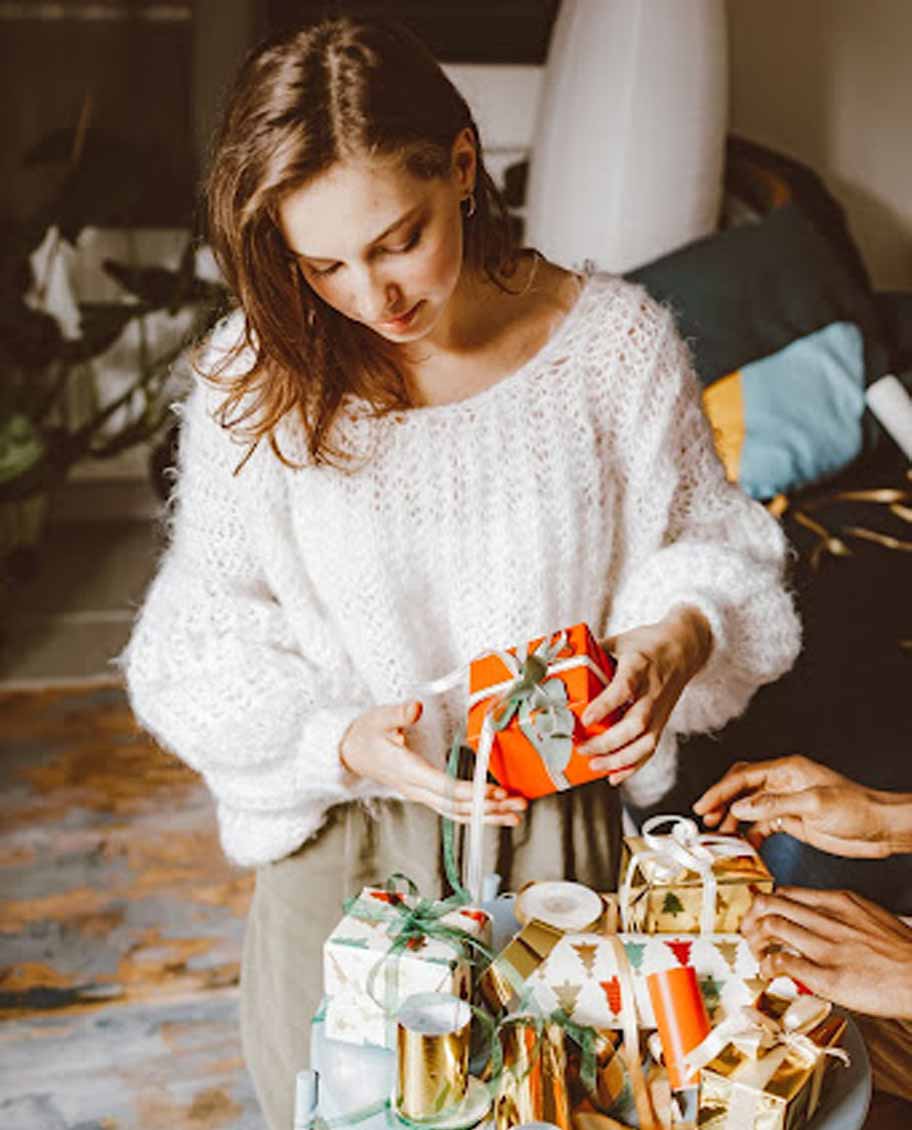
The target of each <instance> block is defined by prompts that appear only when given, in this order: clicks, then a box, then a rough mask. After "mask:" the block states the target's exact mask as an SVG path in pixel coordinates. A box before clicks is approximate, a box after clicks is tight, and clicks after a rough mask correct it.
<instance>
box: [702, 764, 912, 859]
mask: <svg viewBox="0 0 912 1130" xmlns="http://www.w3.org/2000/svg"><path fill="white" fill-rule="evenodd" d="M909 799H910V798H909V797H908V796H907V795H903V794H899V793H885V792H880V791H879V790H877V789H869V788H866V787H865V786H864V785H859V784H856V783H855V782H854V781H851V780H849V778H848V777H843V776H842V775H841V774H840V773H836V772H834V771H833V770H832V769H828V768H827V767H826V766H825V765H819V764H818V763H817V762H816V761H811V760H810V759H809V758H807V757H781V758H777V759H775V760H773V761H758V762H755V763H753V764H748V763H746V762H739V763H738V764H737V765H733V766H732V767H731V769H729V770H728V772H727V773H726V774H725V776H724V777H723V778H722V779H721V780H720V781H718V782H717V783H716V784H715V785H713V786H712V788H710V789H707V791H706V792H705V793H704V794H703V796H701V797H700V799H699V800H698V801H697V802H696V803H695V804H694V806H693V807H694V811H695V812H696V813H697V814H698V815H700V816H702V817H703V823H704V824H706V825H707V826H708V827H716V828H718V830H719V831H721V832H734V831H737V828H738V822H739V821H749V822H750V823H751V827H750V829H749V830H748V832H747V837H748V839H749V840H750V841H751V842H752V843H753V844H754V845H755V846H758V845H759V844H760V843H761V842H762V841H763V840H764V839H766V837H767V836H770V835H772V834H773V833H774V832H787V833H788V834H789V835H791V836H794V837H795V839H798V840H801V841H802V842H803V843H806V844H811V845H812V846H814V847H816V848H820V849H821V850H822V851H827V852H831V853H832V854H833V855H842V856H850V857H853V858H857V859H882V858H884V857H885V856H888V855H891V854H892V853H894V852H897V851H909V850H910V846H912V844H910V843H909V841H908V831H909V829H908V827H907V825H908V824H909V810H910V806H909Z"/></svg>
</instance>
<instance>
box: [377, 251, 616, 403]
mask: <svg viewBox="0 0 912 1130" xmlns="http://www.w3.org/2000/svg"><path fill="white" fill-rule="evenodd" d="M578 273H580V274H582V284H581V286H580V291H579V294H578V295H577V297H576V301H575V302H574V303H573V305H572V306H571V307H570V309H569V310H568V311H567V313H566V314H565V315H564V316H563V318H561V320H560V323H559V324H558V326H557V328H556V329H555V330H554V332H553V333H552V334H551V336H550V337H549V338H548V340H547V341H546V342H545V343H544V345H542V346H541V348H540V349H538V350H537V351H536V352H535V353H533V354H532V356H531V357H528V358H527V359H526V360H525V361H523V363H522V364H521V365H520V366H519V367H518V368H516V369H513V370H512V371H511V372H509V373H507V374H506V376H503V377H501V378H500V379H499V380H496V381H495V382H494V383H493V384H491V385H488V387H487V388H483V389H481V390H480V391H479V392H475V393H472V394H471V395H470V396H465V397H463V398H462V399H461V400H451V401H449V402H448V403H447V404H428V405H422V406H420V407H416V408H408V409H406V410H405V411H402V412H393V413H391V414H390V415H389V416H387V417H386V419H388V420H395V421H397V422H399V423H403V422H406V421H418V420H432V419H433V420H440V419H443V418H445V417H446V416H448V415H459V414H461V413H463V412H470V411H472V410H474V409H475V408H477V407H479V406H480V405H482V404H484V403H485V402H486V401H487V400H489V399H493V398H494V397H497V396H503V395H505V394H506V392H507V391H509V390H510V389H511V388H513V387H515V385H517V384H518V383H520V382H521V381H522V380H523V378H524V377H526V376H528V374H529V373H531V372H532V371H534V370H537V369H540V368H541V367H543V366H544V365H545V364H547V362H548V361H550V360H551V358H552V357H553V355H554V354H555V352H556V351H557V350H558V349H559V348H560V346H561V345H562V344H563V342H564V339H565V338H566V336H567V334H568V332H569V330H570V329H571V328H572V327H573V326H574V325H575V323H576V322H577V321H578V320H579V318H580V315H581V313H582V311H583V307H584V305H585V304H586V302H587V301H588V297H589V294H590V293H591V290H592V280H593V277H594V276H593V274H592V273H591V272H590V271H588V270H586V271H583V272H578Z"/></svg>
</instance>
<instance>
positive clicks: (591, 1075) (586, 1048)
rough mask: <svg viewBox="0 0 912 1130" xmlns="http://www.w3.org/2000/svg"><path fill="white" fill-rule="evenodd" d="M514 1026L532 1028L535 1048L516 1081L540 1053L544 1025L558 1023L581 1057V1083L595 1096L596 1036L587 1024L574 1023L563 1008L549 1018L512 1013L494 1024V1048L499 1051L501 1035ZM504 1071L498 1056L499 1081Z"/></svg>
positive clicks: (596, 1085) (524, 1073)
mask: <svg viewBox="0 0 912 1130" xmlns="http://www.w3.org/2000/svg"><path fill="white" fill-rule="evenodd" d="M517 1024H522V1025H523V1026H524V1027H526V1028H534V1029H535V1046H534V1047H533V1049H532V1054H531V1056H530V1057H529V1065H528V1066H527V1067H526V1069H525V1071H523V1073H522V1075H519V1076H516V1079H517V1082H520V1083H521V1082H522V1080H523V1079H525V1077H526V1076H527V1075H528V1074H529V1072H530V1071H531V1070H532V1068H533V1066H534V1062H535V1059H536V1058H537V1057H538V1055H539V1054H540V1049H541V1045H542V1042H543V1041H544V1036H545V1026H546V1025H548V1024H557V1025H559V1026H560V1027H561V1028H563V1030H564V1033H565V1034H566V1035H567V1036H569V1037H570V1039H571V1040H573V1042H574V1043H575V1044H576V1045H577V1046H578V1047H579V1049H580V1053H581V1058H580V1082H581V1083H582V1084H583V1086H584V1087H585V1089H586V1092H587V1094H589V1095H590V1096H592V1097H595V1096H596V1095H597V1087H598V1081H597V1079H596V1051H595V1041H596V1039H597V1036H598V1033H597V1032H596V1030H595V1029H594V1028H590V1027H587V1026H586V1025H582V1024H577V1023H575V1022H574V1021H573V1020H571V1019H570V1017H569V1016H568V1015H567V1013H566V1012H564V1011H563V1009H557V1010H555V1011H554V1012H552V1013H551V1014H550V1015H548V1016H542V1015H541V1014H540V1013H513V1014H511V1015H510V1016H506V1017H504V1019H503V1020H501V1021H500V1023H499V1024H498V1025H497V1029H496V1031H497V1036H498V1039H497V1047H498V1049H499V1050H501V1053H502V1049H501V1048H500V1039H499V1036H500V1032H501V1031H502V1030H503V1029H505V1028H509V1027H512V1026H514V1025H517ZM503 1071H511V1073H513V1072H512V1069H511V1068H505V1067H503V1058H502V1054H501V1060H500V1070H499V1072H498V1079H499V1077H500V1074H502V1073H503Z"/></svg>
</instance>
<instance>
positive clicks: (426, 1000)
mask: <svg viewBox="0 0 912 1130" xmlns="http://www.w3.org/2000/svg"><path fill="white" fill-rule="evenodd" d="M396 1021H397V1031H396V1046H397V1050H398V1062H397V1071H396V1112H397V1113H398V1114H401V1115H403V1116H404V1117H405V1118H408V1119H411V1120H412V1121H414V1122H421V1121H423V1120H427V1119H436V1118H440V1117H442V1116H444V1115H446V1114H448V1113H450V1112H453V1111H455V1110H456V1108H457V1107H458V1106H459V1105H460V1103H462V1101H463V1099H464V1098H465V1096H466V1088H467V1087H468V1080H469V1039H470V1028H471V1021H472V1010H471V1009H470V1008H469V1006H468V1004H467V1003H466V1002H465V1001H464V1000H460V999H459V997H455V996H452V995H451V994H449V993H416V994H415V995H414V996H411V997H408V999H407V1000H406V1001H405V1002H404V1003H403V1005H402V1007H401V1008H400V1009H399V1012H398V1015H397V1017H396Z"/></svg>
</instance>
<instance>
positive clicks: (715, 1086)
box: [698, 993, 847, 1130]
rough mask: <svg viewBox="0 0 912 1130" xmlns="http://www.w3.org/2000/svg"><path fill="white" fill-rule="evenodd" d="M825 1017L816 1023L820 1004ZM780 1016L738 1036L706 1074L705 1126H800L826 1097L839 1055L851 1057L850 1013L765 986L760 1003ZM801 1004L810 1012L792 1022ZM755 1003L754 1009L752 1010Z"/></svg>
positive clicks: (731, 1129)
mask: <svg viewBox="0 0 912 1130" xmlns="http://www.w3.org/2000/svg"><path fill="white" fill-rule="evenodd" d="M815 1006H819V1012H818V1015H820V1014H823V1015H824V1019H822V1020H821V1021H820V1022H819V1023H815V1016H814V1007H815ZM755 1008H756V1012H757V1013H758V1014H759V1017H758V1019H759V1018H762V1017H765V1018H767V1020H768V1021H771V1022H772V1023H771V1024H770V1025H769V1026H768V1027H767V1028H766V1030H765V1033H764V1032H763V1031H760V1033H759V1034H755V1038H754V1040H753V1043H752V1042H751V1034H750V1032H747V1033H744V1034H743V1036H744V1037H745V1038H741V1039H739V1038H737V1037H736V1038H733V1039H732V1040H731V1041H730V1042H729V1043H727V1044H726V1045H725V1047H724V1048H723V1049H722V1051H720V1052H719V1054H718V1055H716V1057H715V1058H714V1059H712V1060H711V1061H710V1062H709V1063H708V1064H707V1065H706V1066H705V1067H703V1068H702V1071H701V1074H700V1111H699V1121H698V1125H699V1127H700V1130H797V1128H798V1127H800V1126H803V1125H804V1123H805V1122H806V1121H807V1120H808V1119H809V1118H811V1116H812V1115H813V1114H814V1112H815V1111H816V1109H817V1106H818V1105H819V1102H820V1094H821V1089H822V1085H823V1078H824V1074H825V1072H826V1069H827V1066H828V1064H829V1063H830V1062H831V1058H833V1057H835V1056H839V1057H840V1058H842V1059H843V1060H844V1061H845V1060H846V1059H847V1057H846V1056H845V1053H844V1052H842V1051H841V1049H836V1045H837V1044H838V1043H839V1041H840V1039H841V1038H842V1035H843V1033H844V1032H845V1028H846V1021H845V1019H844V1017H841V1016H838V1015H836V1014H834V1013H832V1012H830V1011H829V1005H827V1004H826V1003H825V1002H821V1001H817V1000H815V998H811V997H799V998H798V1000H797V1001H796V1002H794V1004H793V1003H792V1002H790V1001H786V1000H782V999H781V998H778V997H774V996H772V995H770V994H766V993H763V994H761V996H760V997H759V999H758V1001H757V1004H756V1006H755ZM796 1009H797V1010H798V1012H799V1013H803V1014H804V1015H805V1016H806V1017H809V1019H807V1020H805V1021H804V1022H803V1023H795V1024H792V1023H790V1022H789V1020H790V1016H791V1014H792V1013H794V1012H795V1011H796ZM748 1011H750V1010H748Z"/></svg>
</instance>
